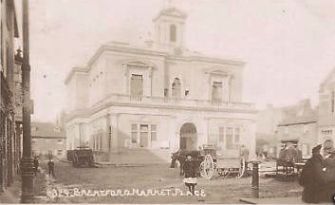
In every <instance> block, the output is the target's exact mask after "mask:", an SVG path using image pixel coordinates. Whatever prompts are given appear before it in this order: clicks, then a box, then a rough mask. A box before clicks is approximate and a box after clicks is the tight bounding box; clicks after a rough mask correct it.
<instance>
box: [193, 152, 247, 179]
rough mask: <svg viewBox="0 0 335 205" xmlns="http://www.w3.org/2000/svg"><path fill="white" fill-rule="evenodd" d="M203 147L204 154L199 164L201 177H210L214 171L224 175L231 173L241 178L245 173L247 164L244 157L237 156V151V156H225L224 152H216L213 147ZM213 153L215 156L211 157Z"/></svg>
mask: <svg viewBox="0 0 335 205" xmlns="http://www.w3.org/2000/svg"><path fill="white" fill-rule="evenodd" d="M203 149H204V152H205V153H206V155H205V157H204V160H203V161H202V162H201V164H200V174H201V176H202V177H204V178H207V179H211V178H212V177H213V176H214V174H215V172H217V173H218V174H219V175H220V176H224V177H226V176H228V175H231V174H232V175H236V176H237V177H238V178H241V177H242V176H244V175H245V173H246V171H247V166H248V164H247V162H246V159H245V158H243V157H240V156H239V155H240V154H239V152H238V155H237V156H236V155H235V156H230V157H227V156H225V155H224V154H219V153H217V150H216V149H215V147H211V146H204V148H203ZM214 153H215V155H214ZM213 155H214V156H215V158H213ZM214 159H215V160H214Z"/></svg>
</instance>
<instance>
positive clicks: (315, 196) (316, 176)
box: [299, 145, 326, 203]
mask: <svg viewBox="0 0 335 205" xmlns="http://www.w3.org/2000/svg"><path fill="white" fill-rule="evenodd" d="M321 147H322V145H318V146H316V147H314V148H313V149H312V157H311V158H310V159H308V160H307V162H306V164H305V166H304V168H303V170H302V172H301V176H300V178H299V184H300V185H301V186H303V187H304V190H303V192H302V200H303V201H304V202H306V203H318V202H320V201H321V196H322V194H323V193H322V192H323V188H324V186H325V184H326V183H325V175H324V172H323V165H324V159H323V157H322V155H321V153H320V150H321Z"/></svg>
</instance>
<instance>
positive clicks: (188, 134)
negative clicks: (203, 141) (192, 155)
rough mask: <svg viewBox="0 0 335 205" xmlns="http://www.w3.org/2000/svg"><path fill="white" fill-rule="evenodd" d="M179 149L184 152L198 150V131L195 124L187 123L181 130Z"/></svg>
mask: <svg viewBox="0 0 335 205" xmlns="http://www.w3.org/2000/svg"><path fill="white" fill-rule="evenodd" d="M179 147H180V149H184V150H196V149H197V129H196V127H195V125H194V124H193V123H185V124H184V125H183V126H182V127H181V128H180V143H179Z"/></svg>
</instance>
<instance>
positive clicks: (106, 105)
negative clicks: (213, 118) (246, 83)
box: [65, 101, 258, 121]
mask: <svg viewBox="0 0 335 205" xmlns="http://www.w3.org/2000/svg"><path fill="white" fill-rule="evenodd" d="M245 104H247V103H245ZM251 105H252V104H251ZM111 106H122V107H135V108H149V109H167V110H171V109H172V110H183V111H196V112H225V113H226V112H228V113H246V114H256V113H257V112H258V111H257V110H256V109H255V108H249V109H245V108H225V107H222V108H220V107H216V106H204V107H196V106H183V105H164V104H145V103H140V104H139V103H131V102H116V101H112V102H106V103H103V104H100V105H98V106H94V107H91V108H88V109H86V110H78V111H73V112H72V113H69V114H68V116H69V117H68V118H67V119H66V120H65V121H71V120H73V119H75V118H85V117H89V116H91V115H93V114H95V113H97V112H100V111H102V110H104V109H108V108H109V107H111Z"/></svg>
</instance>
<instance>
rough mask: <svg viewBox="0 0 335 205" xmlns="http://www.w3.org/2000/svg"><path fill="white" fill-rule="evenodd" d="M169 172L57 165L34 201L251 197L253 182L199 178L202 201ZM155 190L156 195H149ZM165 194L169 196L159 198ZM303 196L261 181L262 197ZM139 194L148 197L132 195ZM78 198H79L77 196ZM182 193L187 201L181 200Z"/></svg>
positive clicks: (289, 186)
mask: <svg viewBox="0 0 335 205" xmlns="http://www.w3.org/2000/svg"><path fill="white" fill-rule="evenodd" d="M42 167H43V169H44V171H45V172H46V171H47V169H46V165H45V163H42ZM168 167H169V165H168V164H162V165H146V166H136V167H100V168H73V167H72V165H71V164H70V163H67V162H56V179H55V180H54V179H52V178H49V177H48V176H47V177H46V181H47V183H46V185H41V187H39V189H37V190H40V192H39V193H36V195H40V198H44V202H53V203H239V199H240V198H243V197H244V198H245V197H252V194H251V188H250V187H251V177H245V178H242V179H236V178H235V177H228V178H225V179H223V177H219V176H216V177H214V178H213V179H211V180H206V179H203V178H199V179H198V186H197V187H196V190H198V192H199V193H198V195H197V196H190V195H186V194H187V192H186V188H185V186H184V184H183V178H182V177H180V176H179V169H170V168H168ZM44 175H45V173H39V176H38V177H37V178H43V177H44ZM37 181H41V180H38V179H37ZM106 190H109V191H106ZM125 190H126V191H125ZM148 190H149V191H148ZM151 190H153V191H151ZM154 190H156V191H158V192H156V193H155V195H150V193H154ZM162 190H163V191H164V192H163V193H165V195H163V194H162V195H159V194H158V193H162V192H159V191H162ZM168 190H169V191H168ZM301 190H302V189H301V187H300V186H299V185H298V183H297V182H296V181H295V182H280V181H277V180H275V179H272V178H263V177H261V179H260V197H288V196H300V193H301ZM94 191H95V192H94ZM101 191H104V192H101ZM137 191H138V192H137ZM141 191H144V192H145V193H146V194H148V196H139V195H138V194H137V195H136V194H132V193H141ZM37 192H38V191H37ZM74 192H76V193H77V194H78V193H81V195H80V196H79V195H77V196H75V194H74ZM84 192H85V193H84ZM98 192H99V193H98ZM181 193H182V194H185V195H183V196H182V195H181ZM85 194H86V196H84V195H85ZM104 194H105V195H104ZM111 195H112V196H111ZM121 195H123V196H121ZM204 195H205V196H204ZM46 196H47V197H46Z"/></svg>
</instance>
